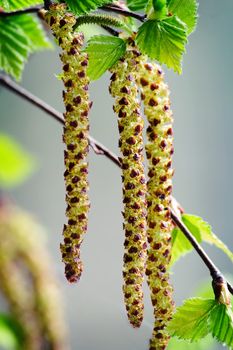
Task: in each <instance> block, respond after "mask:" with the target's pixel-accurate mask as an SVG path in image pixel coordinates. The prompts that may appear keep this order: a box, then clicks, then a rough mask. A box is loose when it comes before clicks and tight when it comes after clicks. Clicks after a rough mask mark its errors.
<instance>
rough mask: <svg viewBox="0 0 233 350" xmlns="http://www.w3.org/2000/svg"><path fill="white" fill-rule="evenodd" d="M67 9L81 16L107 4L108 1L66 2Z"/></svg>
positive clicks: (75, 0) (73, 0)
mask: <svg viewBox="0 0 233 350" xmlns="http://www.w3.org/2000/svg"><path fill="white" fill-rule="evenodd" d="M65 2H66V3H67V4H68V6H69V8H70V9H71V10H72V11H73V12H74V13H75V14H76V15H81V14H84V13H88V12H90V11H92V10H95V9H97V8H98V7H100V6H103V5H105V4H109V3H111V2H112V1H110V0H82V1H80V0H66V1H65Z"/></svg>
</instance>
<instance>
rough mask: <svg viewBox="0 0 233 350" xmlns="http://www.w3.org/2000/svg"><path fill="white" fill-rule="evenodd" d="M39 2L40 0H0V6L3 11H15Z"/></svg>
mask: <svg viewBox="0 0 233 350" xmlns="http://www.w3.org/2000/svg"><path fill="white" fill-rule="evenodd" d="M41 3H42V1H41V0H0V7H2V8H3V9H4V10H5V11H16V10H21V9H23V8H26V7H29V6H33V5H39V4H41Z"/></svg>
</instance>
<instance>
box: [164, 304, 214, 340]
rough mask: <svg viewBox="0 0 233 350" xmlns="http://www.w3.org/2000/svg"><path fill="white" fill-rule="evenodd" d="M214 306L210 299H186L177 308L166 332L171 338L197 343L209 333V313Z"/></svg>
mask: <svg viewBox="0 0 233 350" xmlns="http://www.w3.org/2000/svg"><path fill="white" fill-rule="evenodd" d="M215 305H216V301H215V300H212V299H202V298H193V299H188V300H186V301H185V302H184V304H183V305H182V306H180V307H178V308H177V311H176V312H175V314H174V316H173V318H172V320H171V321H170V323H169V324H168V331H169V333H170V334H171V335H172V336H176V337H178V338H180V339H186V340H190V341H192V342H193V341H197V340H199V339H202V338H204V337H205V336H206V335H207V334H208V333H209V328H208V326H209V321H208V320H209V317H210V312H211V310H212V309H213V308H214V306H215Z"/></svg>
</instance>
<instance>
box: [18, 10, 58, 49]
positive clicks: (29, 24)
mask: <svg viewBox="0 0 233 350" xmlns="http://www.w3.org/2000/svg"><path fill="white" fill-rule="evenodd" d="M14 23H16V24H17V25H19V26H20V28H21V30H22V31H23V32H24V35H25V37H26V38H27V40H28V44H29V46H30V51H31V52H36V51H40V50H44V49H47V48H52V44H51V42H50V41H49V39H48V37H47V36H46V33H45V31H44V30H43V27H42V25H41V23H40V21H39V20H38V19H37V18H36V17H35V16H33V15H20V16H15V17H14Z"/></svg>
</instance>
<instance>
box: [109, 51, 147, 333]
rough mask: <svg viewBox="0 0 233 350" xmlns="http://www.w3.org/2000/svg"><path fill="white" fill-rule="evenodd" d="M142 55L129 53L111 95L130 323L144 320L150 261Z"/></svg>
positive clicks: (115, 77) (115, 71) (116, 72)
mask: <svg viewBox="0 0 233 350" xmlns="http://www.w3.org/2000/svg"><path fill="white" fill-rule="evenodd" d="M138 55H139V53H138V52H137V51H136V50H134V49H132V50H128V51H127V53H126V55H125V57H124V59H122V60H120V61H119V62H118V63H117V64H116V65H115V66H114V67H113V68H112V69H111V72H112V73H113V74H112V76H111V84H110V93H111V94H112V96H113V97H114V98H115V105H114V111H115V112H116V113H117V114H118V127H119V133H120V140H119V147H120V149H121V153H122V159H121V165H122V175H123V176H122V180H123V202H124V213H123V216H124V229H125V242H124V246H125V254H124V266H123V278H124V285H123V293H124V299H125V305H126V310H127V314H128V318H129V321H130V323H131V324H132V325H133V326H134V327H139V326H140V325H141V322H142V320H143V309H144V305H143V291H142V283H143V275H144V271H145V259H146V246H147V244H146V203H145V192H146V179H145V175H144V166H143V154H142V151H143V139H142V130H143V120H142V117H141V114H140V105H139V100H138V88H137V85H136V81H135V77H136V72H137V62H138Z"/></svg>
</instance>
